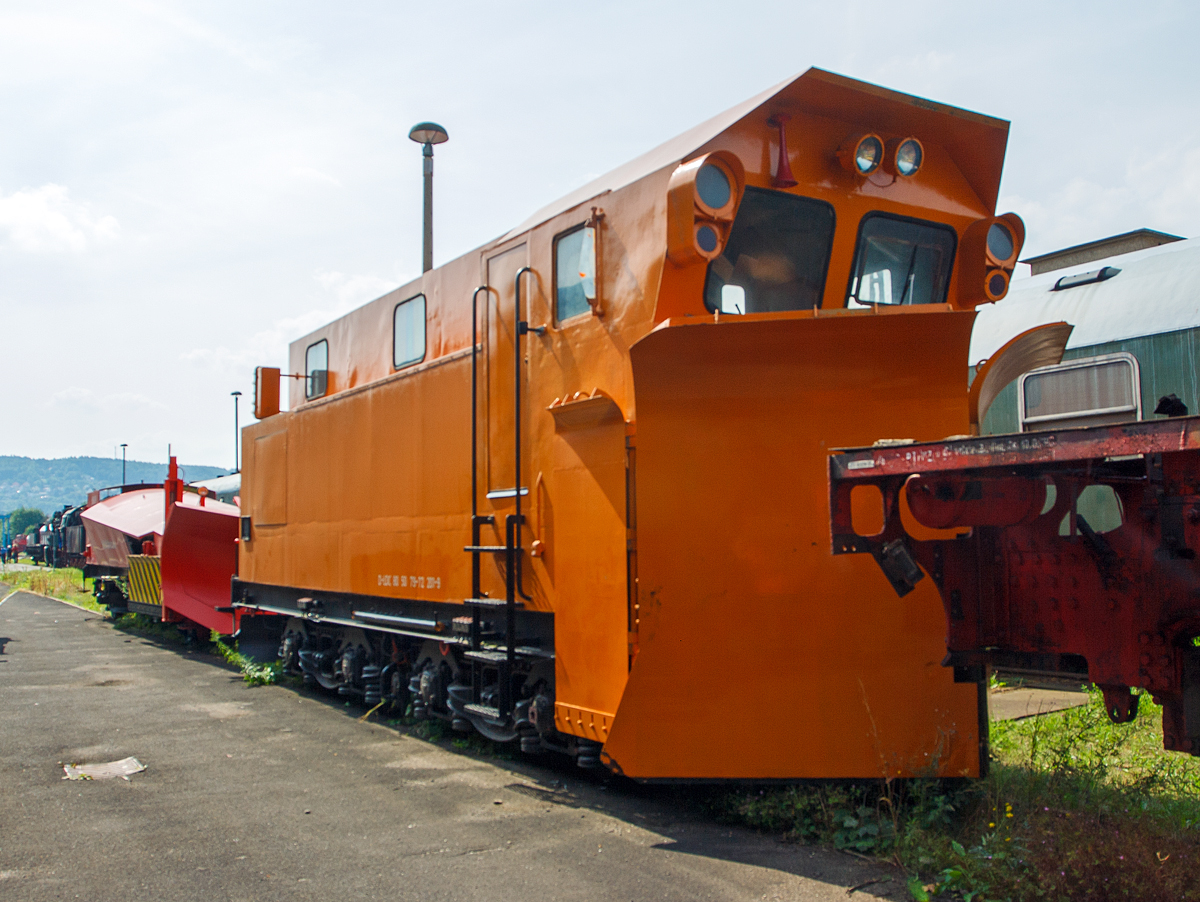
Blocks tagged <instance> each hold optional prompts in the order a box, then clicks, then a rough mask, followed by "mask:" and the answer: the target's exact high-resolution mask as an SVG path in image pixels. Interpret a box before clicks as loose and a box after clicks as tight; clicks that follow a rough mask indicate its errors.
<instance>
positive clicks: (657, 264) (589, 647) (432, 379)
mask: <svg viewBox="0 0 1200 902" xmlns="http://www.w3.org/2000/svg"><path fill="white" fill-rule="evenodd" d="M779 112H785V113H788V114H790V115H791V116H792V119H791V121H790V122H789V123H788V126H787V128H788V136H789V137H788V140H789V147H790V150H791V153H790V156H789V160H790V164H791V168H792V172H793V173H794V176H795V178H796V179H797V181H798V182H799V184H798V185H797V186H796V187H794V188H790V189H788V191H789V193H792V194H797V195H803V196H806V197H810V198H816V199H819V200H824V201H827V202H828V203H830V204H831V205H832V206H833V207H834V208H835V211H836V228H835V231H834V236H833V245H832V252H831V256H830V260H829V266H828V272H827V276H826V279H825V287H824V292H823V296H822V302H821V307H820V309H818V310H816V311H811V310H802V311H795V312H789V313H774V314H754V315H748V316H742V317H730V316H715V315H714V314H713V313H710V312H708V311H707V310H706V309H705V307H704V303H703V298H702V294H703V285H704V279H705V272H706V265H705V264H704V263H703V262H699V263H695V264H687V265H676V264H673V263H669V262H667V260H666V241H667V234H668V228H667V225H668V223H667V218H668V215H669V211H668V204H667V186H668V182H669V181H670V178H671V175H672V173H673V172H674V171H675V169H676V167H677V166H678V165H679V163H680V162H682V161H685V160H687V159H691V158H694V157H696V156H698V155H700V154H702V153H706V152H710V151H714V150H722V151H727V152H730V153H732V154H735V155H736V156H737V157H738V159H739V160H740V161H741V163H742V165H743V167H744V169H745V178H746V185H747V186H748V187H757V188H770V187H771V175H772V172H773V171H774V167H775V165H776V161H777V156H778V130H777V129H775V128H773V127H770V126H768V125H767V120H768V119H769V118H770V117H771V116H773V115H774V114H776V113H779ZM718 119H720V120H721V121H720V122H719V123H718V124H717V125H711V126H710V127H707V128H706V127H704V126H702V127H698V128H697V129H695V130H693V132H690V133H688V134H686V135H684V136H681V138H680V139H677V141H676V142H674V143H672V144H670V145H664V147H665V148H666V149H665V150H664V149H660V150H659V151H655V152H651V153H650V154H647V155H646V157H644V158H641V159H640V160H638V161H634V162H633V163H631V164H629V167H623V168H622V169H621V170H617V171H616V172H615V173H614V174H613V175H612V177H611V178H610V179H609V182H607V183H605V184H607V186H608V187H604V186H603V185H601V186H600V187H598V189H597V190H596V191H595V193H594V194H587V192H586V191H585V192H581V193H580V194H579V196H578V198H577V202H574V201H573V202H571V203H567V204H563V205H560V206H557V207H552V208H548V211H543V213H542V214H539V216H538V217H535V218H534V220H533V221H532V222H531V223H530V224H529V225H528V227H522V229H520V230H518V231H516V232H514V233H510V234H509V235H506V236H504V237H502V238H500V239H498V240H497V241H495V242H493V243H491V244H489V245H486V246H484V247H482V248H480V249H478V250H476V251H472V252H471V253H468V254H466V255H464V256H463V257H460V258H459V259H457V260H454V261H451V262H450V263H448V264H446V265H444V266H441V267H439V268H437V269H435V270H432V271H430V272H428V273H425V274H424V275H423V276H422V277H421V278H419V279H418V280H416V281H414V282H412V283H410V284H408V285H406V286H403V287H402V288H400V289H397V290H396V291H394V292H391V293H389V294H388V295H385V296H384V297H382V298H379V299H378V300H376V301H373V302H371V303H369V304H367V305H365V306H364V307H362V308H360V309H359V310H356V311H353V312H352V313H349V314H347V315H346V316H344V317H342V318H341V319H339V320H337V321H336V322H334V323H331V324H329V325H328V326H325V327H323V328H321V329H318V330H317V331H315V332H313V333H312V334H310V335H308V336H305V337H304V338H302V339H299V340H297V341H296V342H294V343H293V344H292V346H291V350H290V359H289V372H293V373H299V372H303V371H304V365H305V351H306V349H307V348H308V346H310V345H311V344H313V343H314V342H317V341H320V340H322V339H325V340H328V342H329V364H328V365H329V387H328V391H327V395H326V396H325V397H322V398H318V399H314V400H306V399H305V397H304V384H303V382H302V381H301V380H289V383H290V392H291V395H290V407H291V410H290V411H288V412H286V413H281V414H279V415H277V416H272V417H269V418H267V419H265V420H263V421H261V422H258V423H255V424H253V425H251V426H248V427H246V429H245V430H244V440H243V448H244V457H245V460H244V468H243V486H242V499H243V513H245V514H248V515H249V516H250V517H251V522H252V524H253V538H252V541H250V542H247V543H243V544H242V545H241V546H240V562H239V569H240V577H239V578H240V579H241V580H243V581H245V582H248V583H260V584H269V585H275V586H286V587H294V588H297V589H304V590H306V591H311V592H320V591H328V592H348V593H358V594H363V595H369V596H375V597H377V598H397V599H420V600H425V601H435V602H444V603H445V604H447V605H448V606H449V605H455V604H461V602H462V600H463V599H464V598H466V597H467V596H468V595H469V594H470V591H471V575H470V561H471V558H470V556H469V555H468V554H466V553H464V551H463V546H464V545H466V544H468V543H469V541H470V535H471V533H470V510H471V500H472V499H471V497H470V493H471V472H470V469H471V465H470V459H471V458H470V455H471V447H470V428H471V419H470V416H471V406H470V405H471V400H470V399H471V358H470V354H471V334H472V332H471V329H472V323H471V296H472V292H473V291H474V290H475V288H476V286H478V285H488V286H489V290H488V292H486V295H484V294H481V305H480V306H481V312H480V321H479V343H480V354H479V362H480V367H479V376H478V382H477V386H476V387H477V390H478V392H479V402H478V404H479V407H478V409H479V439H478V446H477V452H478V455H479V486H480V487H479V498H478V499H476V500H477V502H478V504H479V509H480V512H481V513H494V514H495V515H496V518H497V523H498V524H502V523H503V517H504V515H505V514H506V513H510V512H512V511H513V509H514V502H513V499H511V498H499V499H488V498H486V497H485V496H486V493H487V492H488V491H489V489H501V488H512V487H514V486H515V485H519V486H523V487H526V488H528V491H529V494H528V495H527V496H525V498H524V499H523V502H522V504H523V512H524V514H525V515H526V523H525V526H524V531H523V535H522V544H523V545H524V547H525V548H526V549H534V550H535V551H536V556H529V557H527V559H526V561H525V567H524V571H525V588H526V590H527V591H528V592H529V594H530V595H531V596H532V597H533V601H532V602H527V603H526V607H528V608H532V609H534V610H542V611H550V612H553V613H554V628H555V648H554V651H555V681H556V684H555V690H554V691H555V702H556V711H555V724H556V726H557V728H558V729H559V730H560V731H562V732H565V733H569V734H573V735H576V736H580V737H585V738H590V739H595V740H597V741H600V742H602V743H605V760H606V761H607V762H608V763H609V764H610V766H612V767H614V768H616V769H619V770H621V771H622V772H624V773H626V774H627V775H629V776H632V777H644V778H658V777H664V778H665V777H685V778H686V777H714V778H718V777H729V778H738V777H836V776H879V775H885V774H886V775H893V776H894V775H897V774H900V775H915V774H942V775H955V776H957V775H973V774H977V773H978V769H979V763H980V762H979V739H980V737H979V736H978V708H977V695H976V689H975V687H974V686H972V685H956V684H955V683H954V682H953V677H952V674H951V672H950V671H948V670H946V669H944V668H942V667H940V661H941V658H942V656H943V654H944V644H943V622H942V612H941V605H940V601H939V600H938V597H937V593H936V591H935V590H933V589H932V588H930V587H929V586H927V585H926V586H925V587H923V588H918V590H917V591H915V592H913V593H912V594H911V595H910V596H908V597H906V598H905V599H903V601H900V600H897V599H896V598H895V597H894V595H893V593H892V590H891V587H890V586H889V585H888V583H887V581H886V580H885V579H884V578H883V576H882V575H881V574H880V573H879V572H878V568H877V567H875V565H874V562H873V561H872V560H870V559H867V558H857V557H833V556H832V555H830V553H829V549H828V545H829V542H828V536H829V526H828V514H829V511H828V492H827V486H826V465H825V458H826V454H827V452H828V449H829V448H831V447H835V446H839V445H855V444H862V443H864V442H865V443H869V442H870V441H872V440H874V439H876V438H878V437H880V436H894V437H899V438H913V439H932V438H940V437H943V436H945V435H949V434H953V433H962V432H966V431H967V429H968V422H967V404H966V397H967V395H966V392H967V385H966V372H967V366H966V364H967V348H968V338H969V335H970V330H971V324H972V321H973V318H974V314H973V312H972V311H971V310H970V309H969V308H970V306H971V304H973V303H974V301H972V300H971V299H969V298H966V297H965V296H963V297H960V296H959V293H958V286H957V284H956V282H955V281H954V280H953V279H951V283H950V289H949V296H948V298H947V303H946V304H931V305H926V306H924V307H919V308H917V307H907V308H903V309H889V310H884V309H879V308H875V309H871V310H853V311H850V310H845V309H842V308H844V305H845V296H846V293H847V285H848V283H849V279H850V270H851V263H852V258H853V254H854V249H855V245H856V242H857V240H858V229H859V223H860V221H861V219H862V217H863V216H864V215H865V214H866V213H868V212H873V211H882V212H887V213H893V214H899V215H903V216H908V217H915V218H919V219H923V220H931V221H936V222H940V223H944V224H946V225H949V226H951V227H952V228H953V229H954V230H955V232H956V234H957V235H958V236H959V238H960V239H961V236H962V235H963V233H964V232H965V231H966V229H967V228H968V227H969V226H970V225H971V224H972V223H976V222H978V221H979V220H980V219H982V218H985V217H990V216H992V215H993V214H994V204H995V198H996V192H997V188H998V185H999V179H1000V171H1001V163H1002V160H1003V155H1004V148H1005V142H1006V140H1007V123H1004V122H1000V121H998V120H994V119H988V118H987V117H983V116H978V115H976V114H973V113H967V112H965V111H962V110H953V109H951V108H948V107H942V106H939V105H937V104H932V103H930V102H928V101H923V100H917V99H914V98H908V97H905V96H903V95H898V94H895V93H893V92H888V91H885V90H883V89H878V88H874V87H873V86H870V85H863V84H861V83H857V82H851V81H849V80H848V79H842V78H840V77H838V76H833V75H830V74H828V73H823V72H819V71H817V70H812V71H810V72H809V73H807V74H806V75H804V76H802V77H800V78H798V79H796V80H794V81H792V82H790V83H789V84H787V85H785V86H782V87H781V88H779V89H777V90H775V91H774V92H768V93H767V94H765V95H763V96H762V97H761V98H758V99H757V100H756V101H755V102H754V103H753V104H750V105H746V106H744V108H741V109H738V110H735V111H733V113H732V114H728V115H727V116H726V117H725V118H724V119H721V117H718ZM716 121H717V120H714V122H716ZM864 132H874V133H878V134H883V135H884V136H885V138H887V137H892V136H907V135H915V136H917V137H918V138H919V139H920V140H921V142H922V144H923V146H924V148H925V162H924V165H923V167H922V170H921V172H920V174H919V177H916V178H912V179H907V180H903V179H897V178H896V177H894V176H886V175H883V173H882V171H880V172H879V173H877V174H876V175H872V176H870V177H868V178H866V179H863V178H859V177H856V176H854V175H852V174H851V173H849V172H847V171H846V170H845V169H843V168H841V167H840V165H839V164H838V163H837V162H836V160H835V154H836V151H837V148H838V147H839V146H840V145H841V144H842V143H843V142H844V141H845V140H846V139H847V137H848V136H851V135H854V134H861V133H864ZM676 149H678V152H676ZM656 154H657V156H656ZM606 178H607V177H606ZM600 181H601V182H604V179H602V180H600ZM598 184H599V183H598ZM573 197H574V196H573ZM595 207H599V208H601V209H602V211H603V214H604V218H603V220H602V224H601V226H600V228H599V230H598V238H597V245H598V252H597V258H598V271H597V275H596V284H597V287H598V292H599V294H600V303H599V310H600V313H599V315H593V314H584V315H581V316H576V317H573V318H571V319H568V320H565V321H563V322H558V321H556V319H555V316H554V309H553V295H554V283H553V280H554V262H553V246H554V239H555V237H556V236H558V235H560V234H561V233H563V232H565V231H566V230H569V229H572V228H575V227H578V226H580V225H581V224H583V223H584V222H585V221H587V220H588V219H589V217H590V215H591V212H592V208H595ZM539 217H540V218H539ZM525 265H527V266H529V267H531V268H532V270H533V272H532V274H531V275H530V276H527V277H526V278H525V279H523V281H522V289H521V290H522V299H521V307H522V309H521V310H520V311H519V313H520V318H521V319H523V320H526V321H528V322H529V324H530V325H531V326H542V325H544V326H546V330H545V332H544V334H541V335H538V334H535V333H532V332H531V333H530V334H528V335H525V336H523V337H520V338H519V339H518V340H519V341H520V342H521V347H522V348H523V364H522V374H521V379H522V409H521V410H520V411H519V414H514V410H513V407H512V404H513V398H512V393H511V392H512V389H511V382H512V378H513V370H512V367H513V360H512V354H513V344H512V342H513V338H514V336H513V334H512V325H513V317H514V312H515V311H514V309H513V303H514V293H513V284H512V279H513V275H514V274H515V272H516V270H517V269H518V268H519V267H520V266H525ZM956 266H957V263H956ZM418 294H423V295H424V296H425V299H426V311H427V313H426V315H427V324H426V354H425V357H424V359H423V360H422V361H421V362H419V363H416V364H414V365H411V366H408V367H405V368H403V369H400V370H399V371H396V370H395V369H394V367H393V365H392V317H393V311H394V309H395V307H396V305H397V304H398V303H400V302H402V301H405V300H407V299H409V298H412V297H415V296H416V295H418ZM588 398H593V400H591V401H587V402H586V405H581V402H582V401H584V400H586V399H588ZM604 398H607V399H610V400H608V401H605V400H604ZM572 404H575V405H581V406H574V407H572V406H571V405H572ZM589 405H590V406H589ZM514 415H519V416H520V417H521V426H522V458H523V466H522V470H523V472H522V473H521V474H520V479H519V480H518V479H517V474H515V473H513V471H512V465H513V460H512V426H513V423H514ZM482 542H483V543H484V544H503V542H504V534H503V526H502V525H498V526H497V527H495V528H493V527H491V526H485V527H483V537H482ZM631 576H632V578H633V582H632V584H631V582H630V577H631ZM483 589H484V590H485V591H487V592H488V593H490V594H491V595H492V596H494V597H503V594H504V580H503V574H502V572H501V570H500V566H499V565H498V563H496V562H495V561H494V558H493V556H490V555H485V556H484V558H483ZM460 610H461V609H460Z"/></svg>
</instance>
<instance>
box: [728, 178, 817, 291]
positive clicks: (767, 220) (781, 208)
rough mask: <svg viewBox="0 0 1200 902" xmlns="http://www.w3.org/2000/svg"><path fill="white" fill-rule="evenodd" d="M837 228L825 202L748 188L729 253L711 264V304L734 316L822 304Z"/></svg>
mask: <svg viewBox="0 0 1200 902" xmlns="http://www.w3.org/2000/svg"><path fill="white" fill-rule="evenodd" d="M833 226H834V213H833V207H831V206H830V205H829V204H827V203H825V202H824V201H820V200H813V199H812V198H810V197H797V196H796V195H794V194H786V193H784V192H782V191H767V190H766V189H764V188H747V189H746V193H745V194H744V195H743V197H742V203H741V206H739V207H738V211H737V217H736V218H735V219H734V220H733V228H732V229H731V230H730V232H729V241H727V242H726V243H725V250H724V252H723V253H722V254H721V256H719V257H717V259H715V260H713V261H712V263H710V264H708V276H707V278H706V279H705V282H704V304H705V306H706V307H707V308H708V309H709V310H713V311H716V310H720V311H721V312H722V313H734V314H737V313H774V312H776V311H781V310H811V309H813V308H814V307H819V306H821V295H822V294H824V292H825V274H826V272H827V271H828V269H829V252H830V249H831V248H832V247H833Z"/></svg>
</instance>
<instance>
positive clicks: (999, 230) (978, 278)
mask: <svg viewBox="0 0 1200 902" xmlns="http://www.w3.org/2000/svg"><path fill="white" fill-rule="evenodd" d="M1024 243H1025V223H1023V222H1022V221H1021V217H1020V216H1018V215H1017V214H1016V213H1005V214H1004V215H1003V216H989V217H987V218H986V219H979V220H976V221H975V222H973V223H971V224H970V225H969V226H968V227H967V230H966V231H965V232H964V233H963V237H962V241H961V242H960V243H959V247H958V259H957V261H956V262H955V264H954V265H955V267H956V268H957V270H958V278H957V288H958V291H957V297H956V299H955V306H957V307H960V308H964V309H966V308H971V307H976V306H978V305H980V304H986V303H993V302H995V301H998V300H1000V299H1001V298H1002V297H1004V296H1005V295H1006V294H1008V286H1009V284H1010V282H1011V281H1012V274H1013V269H1015V268H1016V265H1017V258H1018V257H1019V256H1020V255H1021V246H1022V245H1024Z"/></svg>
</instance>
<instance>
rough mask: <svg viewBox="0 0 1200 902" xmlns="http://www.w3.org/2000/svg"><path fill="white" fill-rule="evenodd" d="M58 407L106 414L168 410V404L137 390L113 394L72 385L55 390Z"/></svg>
mask: <svg viewBox="0 0 1200 902" xmlns="http://www.w3.org/2000/svg"><path fill="white" fill-rule="evenodd" d="M50 400H51V403H52V404H53V405H54V406H56V407H63V408H67V409H69V410H75V411H89V412H93V413H95V412H99V413H106V414H128V413H141V414H145V413H148V412H150V411H163V410H168V409H169V408H168V407H167V405H166V404H163V403H162V402H161V401H155V400H154V399H153V398H148V397H146V396H145V395H141V394H137V393H136V392H117V393H116V394H111V395H98V394H96V393H95V392H94V391H92V390H91V389H89V388H81V387H79V386H78V385H72V386H70V387H68V388H64V389H63V390H62V391H58V392H55V393H54V394H53V395H51V397H50Z"/></svg>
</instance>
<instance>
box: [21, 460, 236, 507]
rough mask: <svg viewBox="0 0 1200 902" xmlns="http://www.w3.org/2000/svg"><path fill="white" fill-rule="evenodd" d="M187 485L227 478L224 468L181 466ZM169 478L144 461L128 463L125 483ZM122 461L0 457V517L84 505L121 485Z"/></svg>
mask: <svg viewBox="0 0 1200 902" xmlns="http://www.w3.org/2000/svg"><path fill="white" fill-rule="evenodd" d="M180 469H181V470H183V474H182V475H183V478H184V479H186V480H187V481H188V482H195V481H196V480H198V479H211V478H212V477H214V476H224V475H225V474H226V473H228V472H229V470H224V469H222V468H221V467H200V466H195V465H186V464H180ZM166 478H167V465H166V464H155V463H148V462H146V461H141V460H129V461H126V462H125V481H126V482H127V483H135V482H155V483H159V484H161V483H162V481H163V480H164V479H166ZM120 482H121V461H120V460H112V459H111V458H108V457H62V458H58V459H57V460H42V459H40V458H36V457H2V456H0V514H6V513H8V512H9V511H12V510H16V509H17V508H18V507H36V508H40V509H41V510H43V511H45V512H46V513H47V514H49V513H51V512H52V511H55V510H58V509H59V508H61V507H62V506H63V505H64V504H70V505H76V504H83V502H85V501H86V500H87V493H88V492H89V491H90V490H91V489H99V488H104V487H106V486H110V485H119V484H120Z"/></svg>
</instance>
